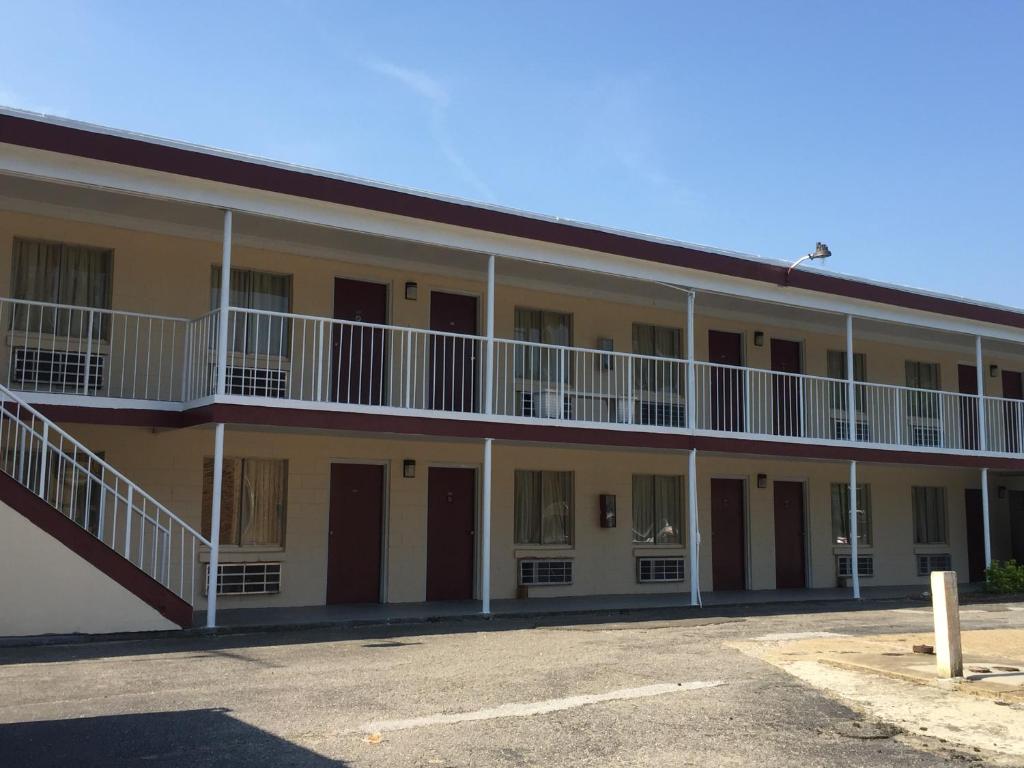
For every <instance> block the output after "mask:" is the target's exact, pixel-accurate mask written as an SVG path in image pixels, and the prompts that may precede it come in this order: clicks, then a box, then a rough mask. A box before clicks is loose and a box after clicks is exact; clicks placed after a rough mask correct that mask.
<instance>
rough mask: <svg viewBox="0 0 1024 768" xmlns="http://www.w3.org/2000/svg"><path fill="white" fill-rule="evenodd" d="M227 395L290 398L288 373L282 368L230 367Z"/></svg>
mask: <svg viewBox="0 0 1024 768" xmlns="http://www.w3.org/2000/svg"><path fill="white" fill-rule="evenodd" d="M226 386H227V393H228V394H229V395H244V396H246V397H276V398H283V397H287V396H288V371H286V370H283V369H281V368H253V367H249V366H240V365H238V366H228V375H227V381H226Z"/></svg>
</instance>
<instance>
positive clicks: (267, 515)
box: [239, 459, 288, 546]
mask: <svg viewBox="0 0 1024 768" xmlns="http://www.w3.org/2000/svg"><path fill="white" fill-rule="evenodd" d="M287 478H288V462H287V461H282V460H279V459H246V460H245V462H244V467H243V474H242V516H241V517H242V525H241V531H240V541H239V543H240V544H241V545H242V546H251V545H279V544H282V543H283V538H282V533H283V530H282V528H283V523H284V505H285V498H286V496H287V488H286V484H287Z"/></svg>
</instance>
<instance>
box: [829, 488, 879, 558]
mask: <svg viewBox="0 0 1024 768" xmlns="http://www.w3.org/2000/svg"><path fill="white" fill-rule="evenodd" d="M832 540H833V541H834V542H835V543H836V544H849V543H850V486H849V485H847V484H846V483H832ZM857 543H858V544H862V545H863V546H865V547H870V546H871V486H869V485H858V486H857Z"/></svg>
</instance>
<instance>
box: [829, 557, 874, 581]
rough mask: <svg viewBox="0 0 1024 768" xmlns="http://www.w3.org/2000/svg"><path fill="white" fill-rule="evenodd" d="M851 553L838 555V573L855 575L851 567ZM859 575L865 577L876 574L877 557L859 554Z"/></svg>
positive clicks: (840, 574) (838, 574)
mask: <svg viewBox="0 0 1024 768" xmlns="http://www.w3.org/2000/svg"><path fill="white" fill-rule="evenodd" d="M851 560H852V558H851V557H850V555H836V575H837V576H840V577H842V576H853V571H852V570H851V569H850V562H851ZM857 575H858V576H864V577H865V578H867V577H871V576H874V575H875V558H874V557H873V556H871V555H857Z"/></svg>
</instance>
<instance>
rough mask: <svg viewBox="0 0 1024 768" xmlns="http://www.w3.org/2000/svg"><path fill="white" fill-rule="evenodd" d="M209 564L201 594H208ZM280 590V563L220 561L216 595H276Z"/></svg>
mask: <svg viewBox="0 0 1024 768" xmlns="http://www.w3.org/2000/svg"><path fill="white" fill-rule="evenodd" d="M209 583H210V565H209V563H207V565H206V578H205V579H204V580H203V594H204V595H206V594H209ZM280 591H281V563H220V564H219V565H218V566H217V594H218V595H276V594H277V593H278V592H280Z"/></svg>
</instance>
